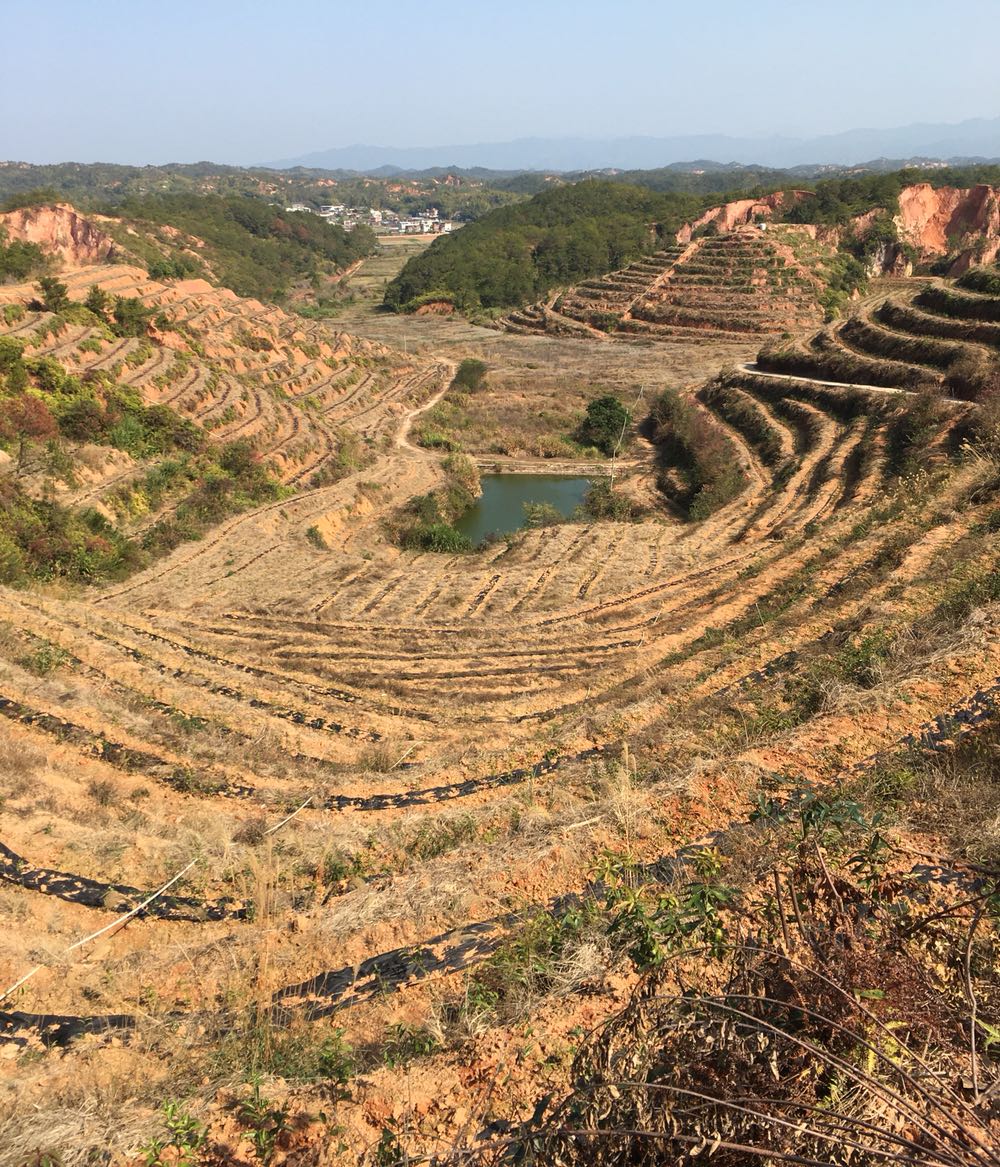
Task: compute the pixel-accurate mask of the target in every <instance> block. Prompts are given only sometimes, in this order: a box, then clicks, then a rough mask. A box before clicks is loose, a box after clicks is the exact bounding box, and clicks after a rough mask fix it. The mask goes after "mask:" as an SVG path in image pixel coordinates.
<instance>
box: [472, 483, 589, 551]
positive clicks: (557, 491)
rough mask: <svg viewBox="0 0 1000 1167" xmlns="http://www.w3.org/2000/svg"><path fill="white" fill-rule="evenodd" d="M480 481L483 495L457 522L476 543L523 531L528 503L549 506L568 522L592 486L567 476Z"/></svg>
mask: <svg viewBox="0 0 1000 1167" xmlns="http://www.w3.org/2000/svg"><path fill="white" fill-rule="evenodd" d="M481 481H482V488H483V493H482V495H481V496H480V497H479V498H478V499H477V500H476V504H475V506H473V507H471V508H470V509H469V510H467V511H466V512H465V514H464V515H462V517H461V518H460V519H457V520H456V522H455V526H456V527H457V528H458V529H459V530H460V531H461V532H462V534H463V535H468V536H469V538H470V539H471V540H472V542H473V543H478V542H479V541H480V540H481V539H485V538H486V536H487V535H491V534H496V535H508V534H510V533H511V532H512V531H517V530H519V529H520V528H521V527H523V526H524V504H525V503H526V502H547V503H548V504H549V505H550V506H554V507H555V508H556V510H558V511H559V512H560V513H561V514H564V515H566V516H567V518H568V517H569V516H570V515H572V513H573V512H574V511H575V510H576V508H577V507H578V506H579V505H580V503H582V502H583V498H584V495H585V494H586V493H587V491H588V490H589V489H590V486H591V482H592V480H591V479H590V478H577V477H573V476H570V475H568V474H484V475H483V476H482V480H481Z"/></svg>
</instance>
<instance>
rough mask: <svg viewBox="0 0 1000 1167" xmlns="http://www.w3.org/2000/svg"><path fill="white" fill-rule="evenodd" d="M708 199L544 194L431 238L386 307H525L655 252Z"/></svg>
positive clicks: (618, 189) (591, 188)
mask: <svg viewBox="0 0 1000 1167" xmlns="http://www.w3.org/2000/svg"><path fill="white" fill-rule="evenodd" d="M713 201H715V202H717V201H718V195H715V196H714V197H710V196H706V195H697V194H688V193H678V192H673V193H658V192H655V191H651V190H648V189H645V188H642V187H637V186H627V185H623V184H621V183H612V182H603V181H601V182H598V181H590V182H580V183H576V184H575V185H572V186H561V187H557V188H556V189H554V190H547V191H544V192H543V193H542V194H539V195H536V196H535V198H533V199H531V200H530V201H529V202H526V203H519V204H517V205H516V206H512V207H503V208H502V209H500V210H497V211H493V212H492V213H491V214H489V215H485V216H484V217H483V218H482V219H479V220H477V221H476V222H475V223H471V224H470V225H469V226H467V227H464V228H463V229H462V230H461V231H459V232H457V233H456V234H454V235H451V236H443V237H442V238H440V239H438V240H435V242H434V243H433V244H432V245H431V246H430V247H429V248H428V249H427V250H426V251H425V252H423V253H422V254H421V255H418V256H415V257H414V258H413V259H411V260H410V261H409V262H408V263H407V265H406V266H405V267H404V268H403V270H402V271H401V272H400V274H399V275H398V276H397V277H396V278H395V279H394V280H393V281H392V283H391V284H390V285H389V287H388V288H387V289H386V294H385V303H386V305H387V306H388V307H390V308H395V309H401V310H409V309H413V308H416V307H419V305H420V304H421V303H425V302H428V301H433V300H435V299H443V300H448V301H450V302H451V303H453V304H455V306H456V307H457V308H459V309H461V310H463V311H468V310H475V309H477V308H508V307H512V306H513V305H516V304H524V303H527V302H528V301H529V300H533V299H537V298H538V297H539V296H542V295H544V294H545V292H547V291H548V290H549V289H550V288H553V287H556V286H557V285H560V284H568V283H573V282H575V281H577V280H581V279H586V278H587V277H588V276H593V275H600V274H602V273H603V272H606V271H611V270H613V269H615V268H619V267H623V266H624V265H625V264H627V263H630V262H631V261H632V260H633V259H636V258H637V257H638V256H640V255H642V254H644V253H646V252H649V251H654V250H655V249H656V248H657V247H659V246H661V245H662V242H663V241H664V240H669V239H670V238H672V236H673V235H674V234H675V232H676V231H677V230H678V228H679V227H680V226H681V225H682V224H683V223H684V222H685V221H687V220H688V219H691V218H695V217H696V216H697V215H698V214H700V212H701V211H702V210H704V209H705V208H706V207H707V206H709V205H710V203H711V202H713Z"/></svg>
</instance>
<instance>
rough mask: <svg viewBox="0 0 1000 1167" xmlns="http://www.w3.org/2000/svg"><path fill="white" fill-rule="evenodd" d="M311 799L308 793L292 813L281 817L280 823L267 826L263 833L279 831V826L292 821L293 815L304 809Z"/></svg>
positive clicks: (270, 833) (268, 833)
mask: <svg viewBox="0 0 1000 1167" xmlns="http://www.w3.org/2000/svg"><path fill="white" fill-rule="evenodd" d="M312 800H313V796H312V795H311V794H310V795H309V797H308V798H307V799H306V800H305V802H303V803H302V805H301V806H297V807H296V808H295V810H293V811H292V813H291V814H290V815H288V816H287V817H285V818H283V819H282V820H281V822H280V823H275V824H274V826H273V827H269V828H268V829H267V830H266V831H265V832H264V834H265V835H273V834H274V833H275V831H280V830H281V828H282V827H283V826H284V825H285V824H286V823H290V822H291V821H292V819H293V818H295V816H296V815H297V814H298V813H299V811H302V810H305V809H306V807H307V806H308V805H309V803H310V802H312Z"/></svg>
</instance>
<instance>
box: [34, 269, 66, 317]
mask: <svg viewBox="0 0 1000 1167" xmlns="http://www.w3.org/2000/svg"><path fill="white" fill-rule="evenodd" d="M38 294H39V296H40V298H41V301H42V307H43V308H44V309H45V311H46V312H62V311H64V310H65V309H66V308H68V307H69V288H67V287H66V285H65V284H64V283H62V282H61V281H59V280H57V279H56V277H55V276H42V277H41V278H40V279H39V281H38Z"/></svg>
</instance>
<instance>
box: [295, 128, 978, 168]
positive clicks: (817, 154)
mask: <svg viewBox="0 0 1000 1167" xmlns="http://www.w3.org/2000/svg"><path fill="white" fill-rule="evenodd" d="M997 157H1000V117H995V118H972V119H969V120H967V121H963V122H958V123H956V124H926V123H923V124H915V125H910V126H899V127H895V128H892V129H855V130H846V131H844V132H842V133H837V134H825V135H822V136H819V137H814V138H790V137H780V136H769V137H761V138H738V137H731V136H729V135H726V134H690V135H687V134H686V135H679V136H674V137H669V138H653V137H627V138H609V139H593V140H590V139H586V138H519V139H516V140H514V141H510V142H480V143H476V144H465V145H452V146H366V145H356V146H340V147H335V148H333V149H329V150H319V151H316V152H314V153H311V154H304V155H300V156H299V157H297V158H287V159H284V160H282V161H281V162H278V163H275V164H274V165H277V166H278V167H282V168H285V167H293V166H308V167H314V168H322V169H330V170H337V169H342V170H357V171H372V170H378V169H382V168H385V167H398V168H400V169H404V170H411V169H412V170H416V169H423V168H426V167H434V166H453V167H460V168H471V167H489V168H490V169H493V170H592V169H599V168H602V167H616V168H621V169H651V168H655V167H659V166H667V165H669V164H671V163H674V162H685V161H690V160H692V159H713V160H715V161H717V162H726V163H728V162H735V163H741V164H753V163H757V164H760V165H763V166H773V167H791V166H801V165H807V164H816V165H852V164H855V163H861V162H865V161H869V160H871V159H874V158H894V159H901V160H907V159H914V158H931V159H943V160H947V159H955V158H963V159H966V158H997Z"/></svg>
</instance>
